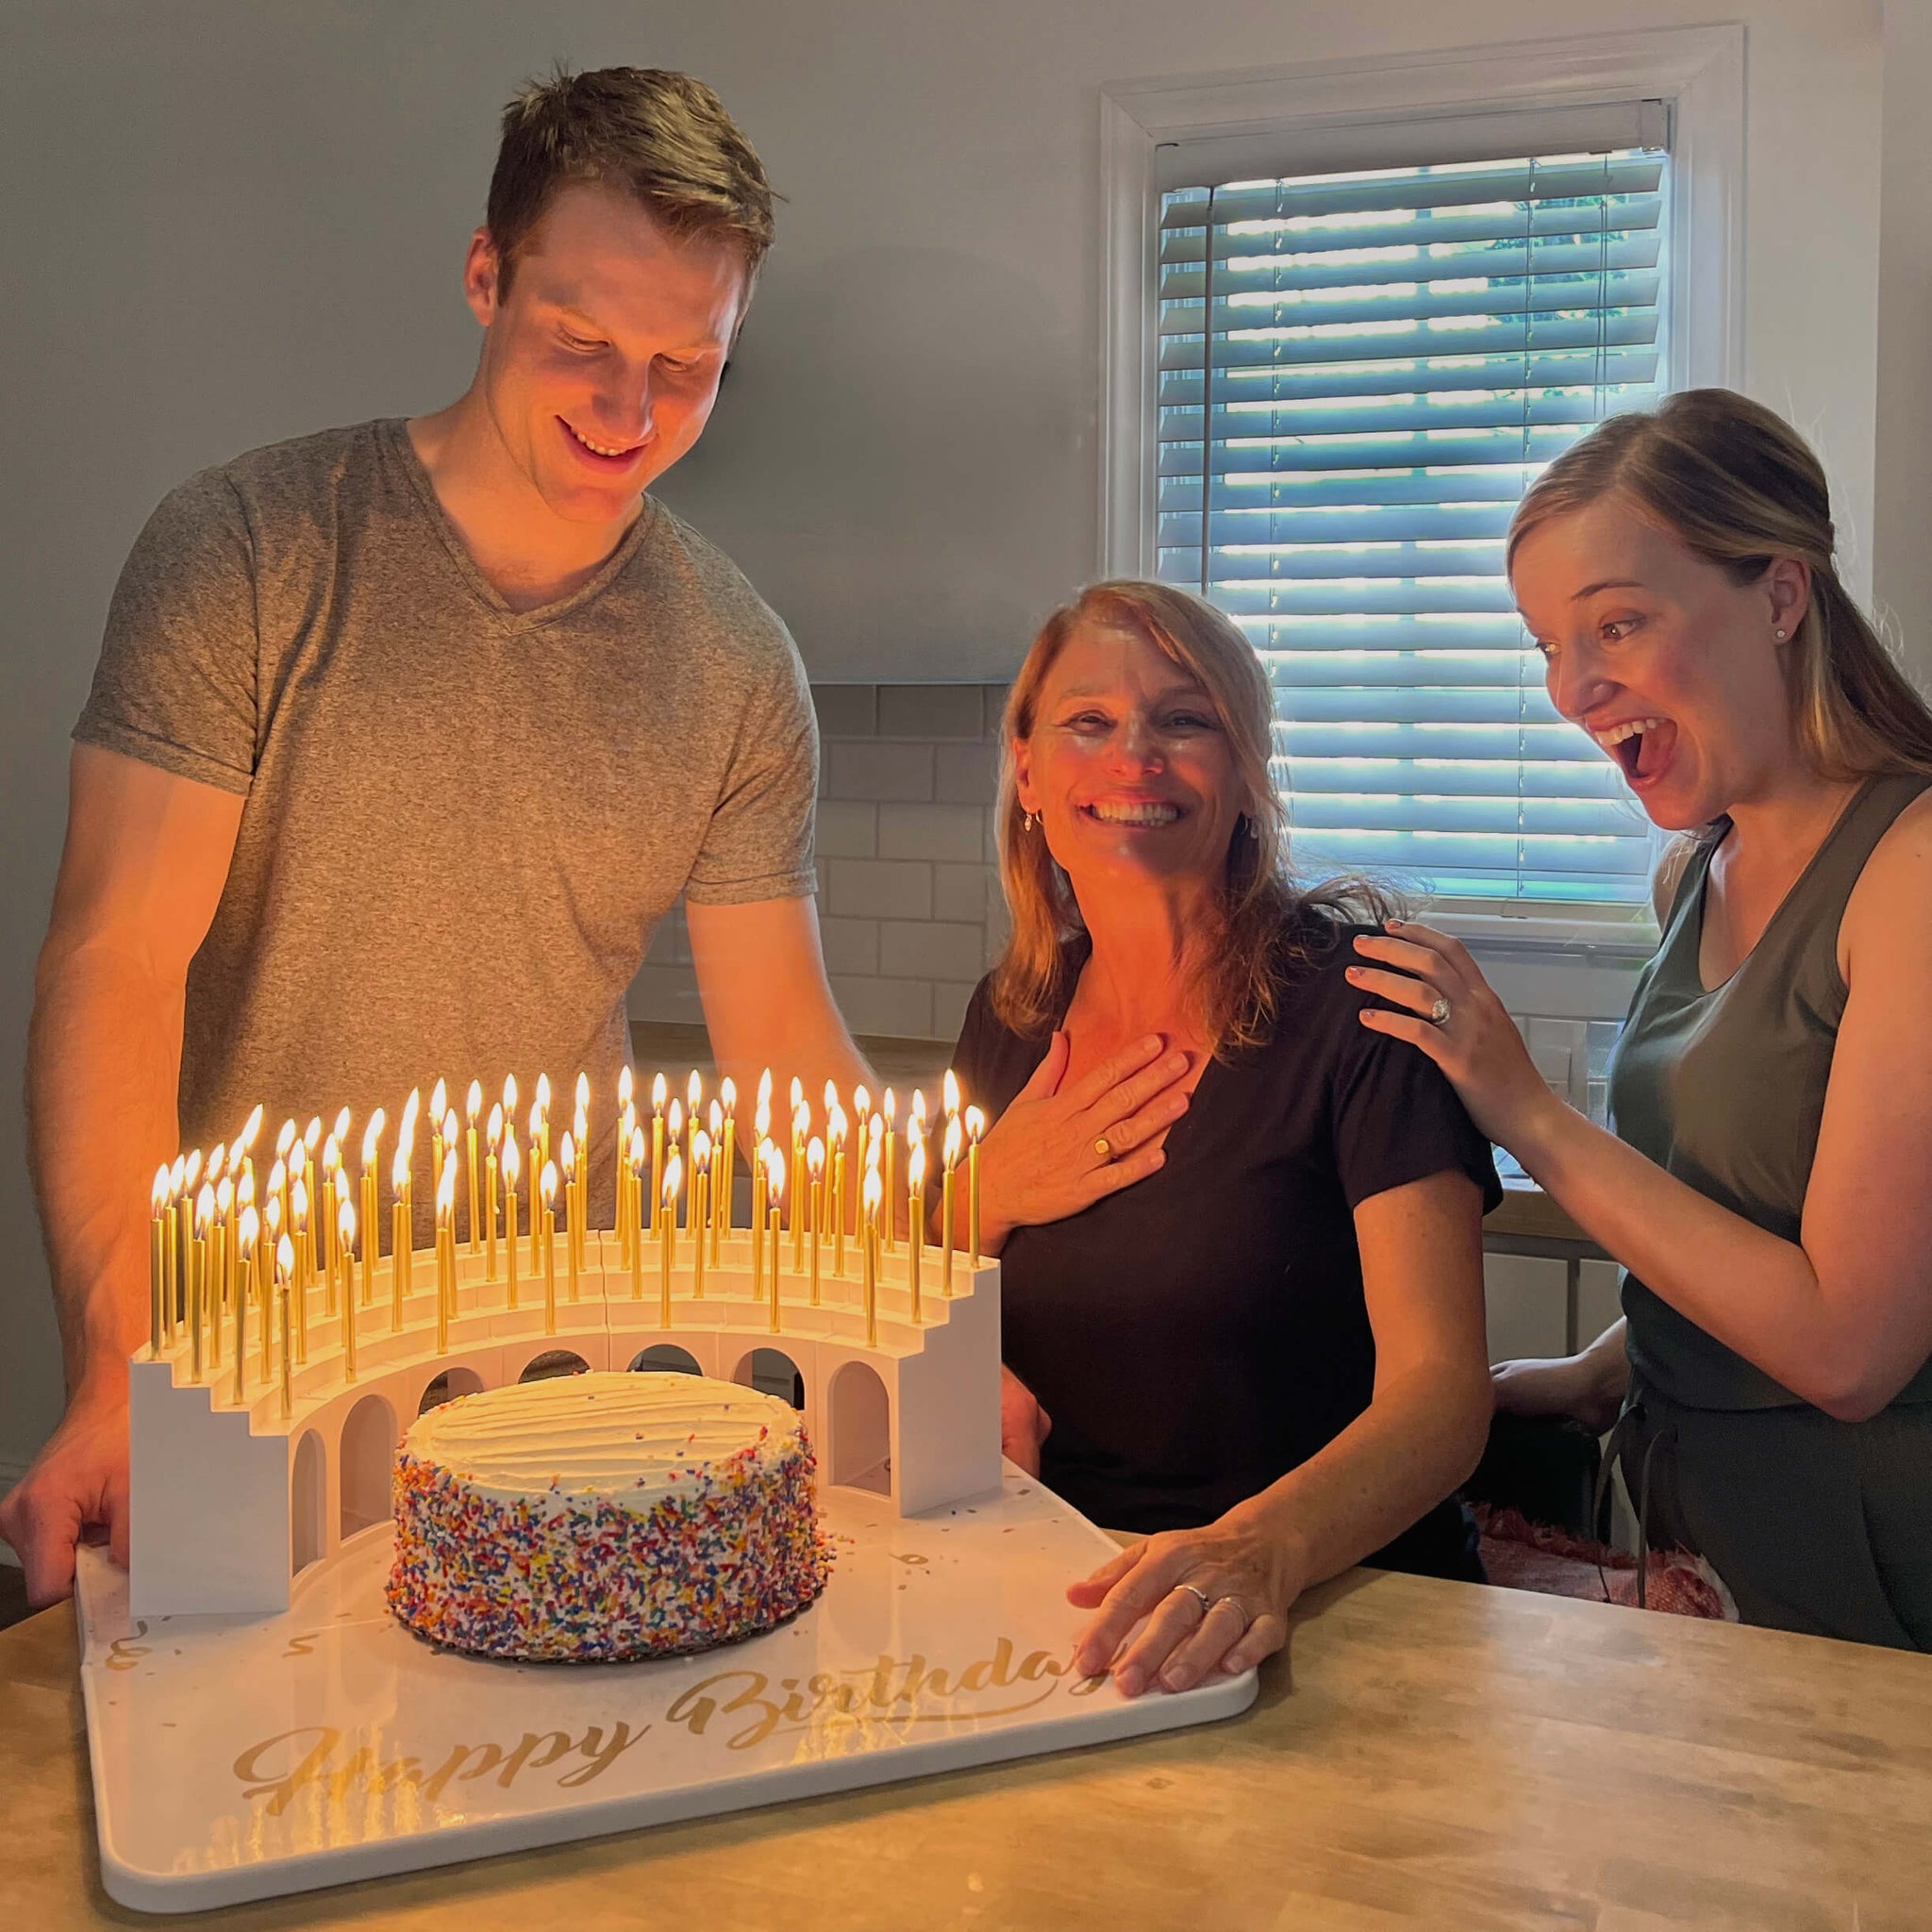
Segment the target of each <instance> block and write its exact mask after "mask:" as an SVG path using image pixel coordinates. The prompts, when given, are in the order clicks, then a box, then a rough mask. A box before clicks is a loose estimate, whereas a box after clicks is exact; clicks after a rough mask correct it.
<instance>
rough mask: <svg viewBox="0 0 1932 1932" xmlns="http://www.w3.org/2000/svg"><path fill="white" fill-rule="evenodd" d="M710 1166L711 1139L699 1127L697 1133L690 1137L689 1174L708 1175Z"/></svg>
mask: <svg viewBox="0 0 1932 1932" xmlns="http://www.w3.org/2000/svg"><path fill="white" fill-rule="evenodd" d="M710 1166H711V1137H710V1135H708V1133H706V1132H705V1130H704V1128H702V1127H700V1128H699V1129H698V1130H697V1132H696V1133H695V1134H693V1135H692V1136H691V1173H692V1174H708V1172H709V1171H710Z"/></svg>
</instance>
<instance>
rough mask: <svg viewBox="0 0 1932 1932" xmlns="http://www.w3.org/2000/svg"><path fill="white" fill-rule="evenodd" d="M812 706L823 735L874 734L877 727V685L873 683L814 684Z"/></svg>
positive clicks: (853, 735) (852, 735)
mask: <svg viewBox="0 0 1932 1932" xmlns="http://www.w3.org/2000/svg"><path fill="white" fill-rule="evenodd" d="M811 702H812V708H813V709H814V710H815V711H817V713H818V714H819V736H820V737H821V738H872V737H874V736H875V735H876V734H877V731H878V728H879V727H878V687H877V686H876V685H874V684H815V685H813V686H812V688H811Z"/></svg>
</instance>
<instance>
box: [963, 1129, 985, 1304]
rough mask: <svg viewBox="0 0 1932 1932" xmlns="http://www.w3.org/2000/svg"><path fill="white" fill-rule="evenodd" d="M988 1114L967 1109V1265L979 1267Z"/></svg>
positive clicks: (973, 1267)
mask: <svg viewBox="0 0 1932 1932" xmlns="http://www.w3.org/2000/svg"><path fill="white" fill-rule="evenodd" d="M985 1132H986V1116H985V1115H984V1114H983V1113H981V1112H980V1110H979V1109H978V1108H976V1107H969V1108H967V1109H966V1241H967V1247H966V1257H967V1266H968V1267H970V1268H972V1269H974V1270H975V1271H976V1270H977V1269H978V1267H979V1141H980V1136H981V1135H983V1134H984V1133H985Z"/></svg>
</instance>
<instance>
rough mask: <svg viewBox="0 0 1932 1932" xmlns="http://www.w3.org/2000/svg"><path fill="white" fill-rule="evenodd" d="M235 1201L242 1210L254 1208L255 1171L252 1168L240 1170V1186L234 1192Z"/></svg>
mask: <svg viewBox="0 0 1932 1932" xmlns="http://www.w3.org/2000/svg"><path fill="white" fill-rule="evenodd" d="M235 1199H236V1200H237V1201H238V1202H239V1203H240V1204H241V1205H242V1207H243V1208H253V1207H254V1206H255V1170H254V1169H253V1168H252V1167H244V1168H243V1169H242V1185H241V1186H240V1187H239V1188H237V1189H236V1190H235Z"/></svg>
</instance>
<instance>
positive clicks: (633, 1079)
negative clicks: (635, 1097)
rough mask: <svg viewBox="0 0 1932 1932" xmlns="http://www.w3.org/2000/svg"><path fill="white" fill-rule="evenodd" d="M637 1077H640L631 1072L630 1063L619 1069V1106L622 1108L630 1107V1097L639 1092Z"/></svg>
mask: <svg viewBox="0 0 1932 1932" xmlns="http://www.w3.org/2000/svg"><path fill="white" fill-rule="evenodd" d="M637 1077H638V1076H637V1075H636V1074H633V1073H632V1072H631V1070H630V1064H629V1062H628V1061H626V1062H625V1064H624V1065H623V1066H621V1067H619V1068H618V1070H617V1104H618V1106H619V1107H620V1108H624V1107H628V1106H629V1105H630V1097H631V1095H632V1094H633V1093H635V1092H636V1091H637Z"/></svg>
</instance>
